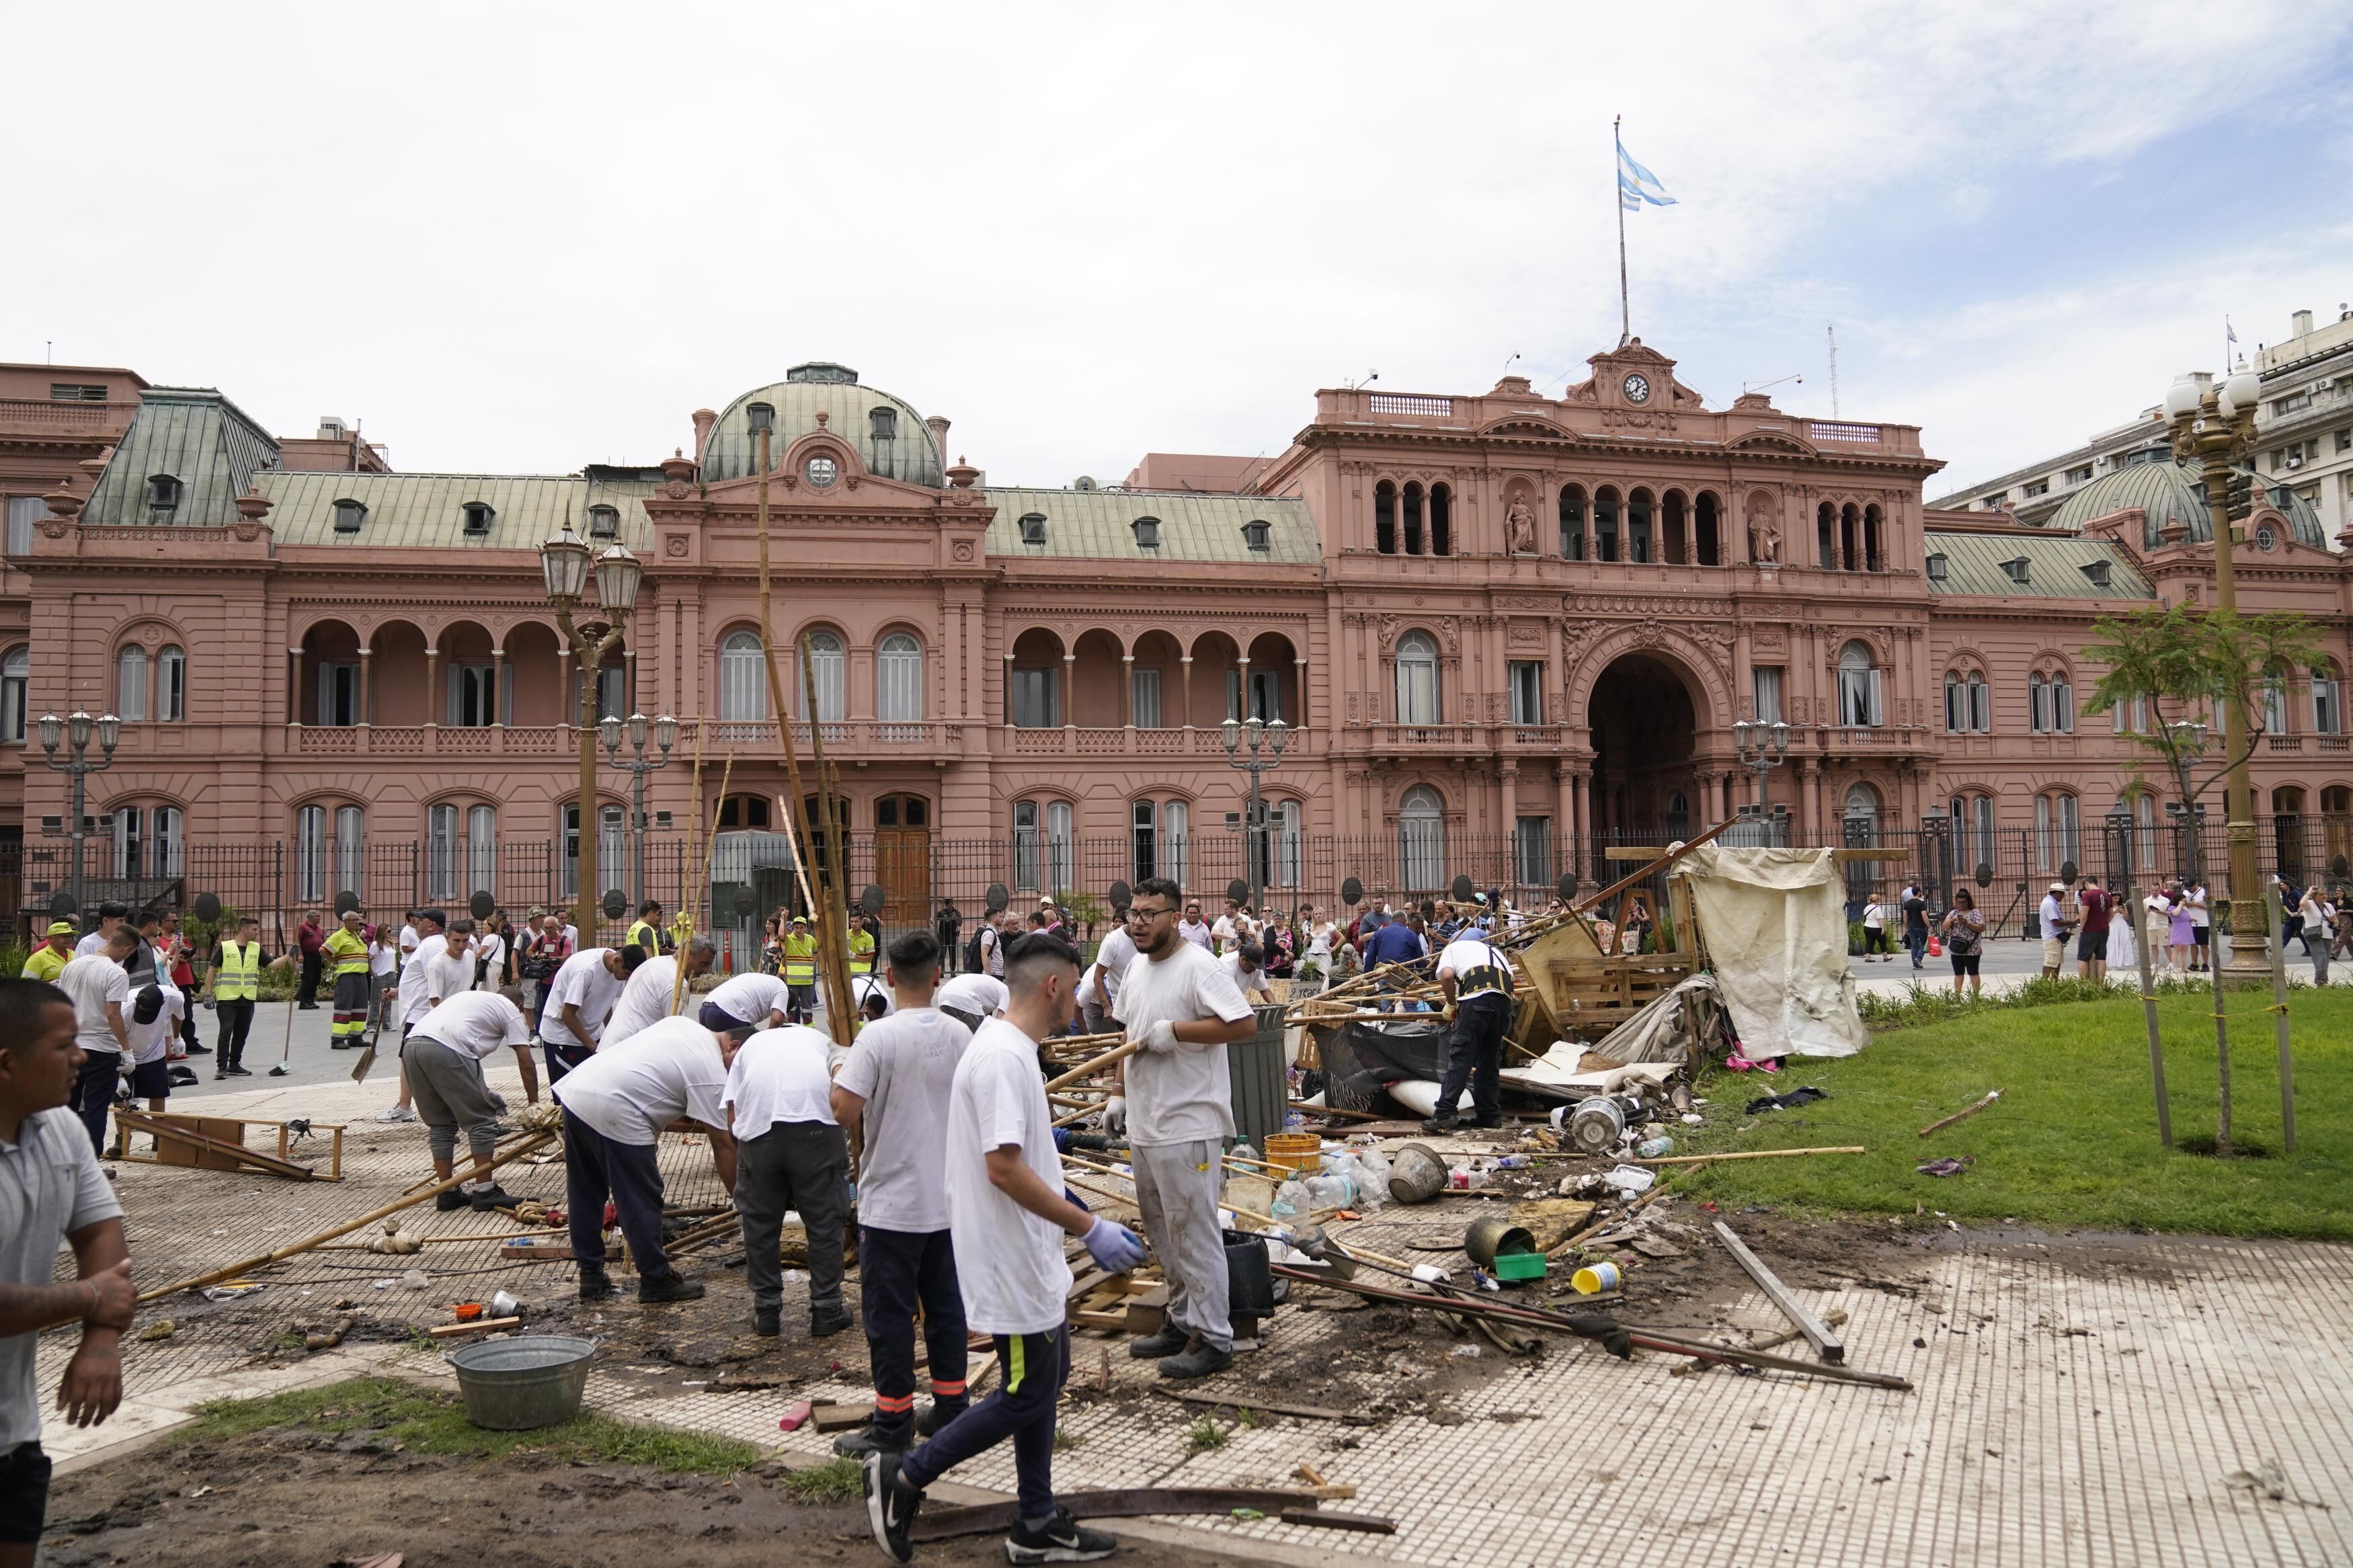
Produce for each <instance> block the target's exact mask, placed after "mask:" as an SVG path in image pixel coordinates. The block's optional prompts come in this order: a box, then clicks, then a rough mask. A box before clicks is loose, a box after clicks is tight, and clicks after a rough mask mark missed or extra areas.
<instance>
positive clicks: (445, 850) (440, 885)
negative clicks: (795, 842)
mask: <svg viewBox="0 0 2353 1568" xmlns="http://www.w3.org/2000/svg"><path fill="white" fill-rule="evenodd" d="M1688 831H1689V830H1688V829H1685V830H1684V831H1683V832H1677V833H1675V834H1673V835H1672V837H1684V836H1685V834H1686V833H1687V832H1688ZM2129 838H2130V842H2129V844H2128V845H2127V844H2126V841H2125V840H2124V839H2123V838H2120V837H2118V836H2116V834H2114V833H2112V832H2110V831H2109V830H2108V829H2107V826H2106V825H2105V819H2102V818H2096V817H2095V818H2093V819H2092V820H2090V821H2088V822H2083V823H2079V824H2078V825H2076V826H2075V827H2074V829H2073V831H2067V830H2063V829H2061V828H2056V827H2054V828H2053V829H2052V830H2050V831H2041V830H2038V829H2035V828H2031V827H1998V828H1991V829H1979V828H1978V827H1976V826H1970V825H1958V824H1954V823H1951V822H1948V821H1947V820H1946V819H1944V818H1942V817H1936V818H1931V819H1930V820H1929V821H1928V822H1927V823H1926V824H1924V825H1923V826H1919V827H1915V828H1894V827H1883V826H1877V825H1875V824H1868V823H1861V822H1855V821H1848V822H1843V823H1840V824H1836V825H1834V826H1833V827H1832V830H1831V833H1830V834H1828V835H1827V836H1824V837H1820V838H1819V839H1817V840H1814V841H1813V843H1812V844H1810V843H1809V841H1808V838H1807V836H1806V835H1805V834H1804V833H1803V832H1802V830H1801V829H1799V828H1798V827H1796V826H1793V825H1792V824H1791V823H1790V821H1789V819H1788V817H1787V816H1786V815H1776V816H1773V817H1769V818H1767V819H1765V820H1764V821H1762V822H1761V823H1757V824H1754V825H1751V824H1743V825H1740V826H1736V827H1735V828H1734V829H1733V830H1732V831H1731V833H1730V834H1729V835H1728V836H1727V837H1726V838H1725V842H1726V843H1744V842H1745V843H1752V844H1755V843H1773V844H1780V845H1787V846H1793V847H1821V846H1828V847H1843V848H1876V849H1880V850H1883V851H1885V852H1886V854H1885V856H1884V858H1872V859H1855V860H1850V861H1848V862H1847V863H1846V864H1845V865H1844V866H1843V867H1842V874H1843V877H1844V879H1845V883H1846V889H1847V901H1848V907H1849V912H1850V914H1852V915H1854V916H1858V917H1859V916H1860V915H1861V914H1862V910H1863V908H1864V906H1865V905H1867V904H1869V903H1871V902H1873V901H1885V902H1891V903H1892V902H1893V901H1894V899H1895V896H1896V894H1897V893H1898V892H1899V891H1900V890H1901V889H1903V888H1904V887H1905V885H1907V884H1909V883H1912V882H1914V881H1915V880H1916V881H1917V882H1918V883H1919V884H1920V885H1921V887H1922V888H1923V889H1925V890H1926V894H1927V898H1928V901H1929V903H1930V905H1931V906H1932V908H1934V909H1935V910H1938V911H1941V910H1944V909H1945V908H1947V907H1948V906H1949V904H1950V901H1951V899H1952V894H1953V891H1954V889H1957V888H1960V887H1968V889H1971V891H1972V893H1973V894H1974V895H1975V897H1976V899H1977V901H1978V906H1979V907H1980V908H1982V909H1984V910H1986V911H1987V914H1988V917H1989V926H1990V927H1991V929H1993V930H1995V931H2001V932H2005V933H2008V932H2012V931H2015V932H2019V933H2021V934H2022V933H2025V932H2027V931H2030V930H2031V921H2032V917H2033V913H2034V909H2035V906H2036V904H2037V903H2038V902H2039V901H2040V900H2041V898H2042V890H2043V889H2044V887H2045V886H2047V885H2048V884H2049V883H2050V882H2052V881H2053V880H2059V879H2066V878H2067V877H2068V875H2069V874H2070V873H2071V872H2072V873H2077V874H2084V875H2091V876H2096V877H2098V878H2100V879H2101V880H2102V881H2103V883H2104V884H2105V885H2108V886H2110V887H2114V886H2115V885H2116V882H2117V880H2118V879H2119V878H2120V877H2121V876H2122V875H2123V873H2124V871H2125V870H2126V855H2127V854H2129V857H2130V868H2131V870H2132V874H2133V878H2134V880H2135V882H2136V883H2137V885H2138V886H2140V887H2143V888H2146V887H2147V886H2148V885H2150V880H2151V879H2152V877H2154V878H2158V879H2172V878H2175V877H2186V878H2202V879H2204V880H2205V881H2206V883H2207V884H2208V886H2209V887H2211V888H2213V889H2216V891H2217V894H2218V897H2217V900H2216V902H2217V903H2218V904H2219V903H2220V902H2221V900H2220V897H2219V893H2220V890H2221V887H2222V886H2223V885H2224V884H2225V883H2226V882H2227V880H2228V868H2229V854H2228V847H2227V843H2226V840H2225V835H2224V831H2223V828H2222V826H2221V823H2220V822H2218V821H2214V820H2212V819H2211V818H2207V819H2203V820H2201V821H2200V822H2198V823H2196V824H2195V825H2190V824H2184V823H2180V822H2178V821H2175V820H2171V819H2164V820H2159V821H2157V822H2154V823H2137V824H2136V826H2135V827H2134V829H2133V831H2132V833H2131V834H2130V836H2129ZM1670 841H1671V837H1670V835H1669V834H1667V833H1663V832H1653V833H1624V834H1592V835H1582V836H1578V837H1575V838H1573V839H1567V840H1552V839H1549V838H1547V837H1541V836H1538V837H1527V836H1522V835H1515V834H1497V835H1469V834H1460V833H1446V834H1440V833H1438V832H1434V831H1433V832H1430V833H1426V834H1421V833H1415V832H1412V831H1408V832H1405V833H1396V832H1392V833H1386V834H1366V835H1356V836H1350V835H1312V834H1286V833H1283V832H1281V831H1279V830H1270V831H1267V832H1264V833H1261V834H1257V835H1252V836H1250V837H1247V838H1246V837H1245V836H1244V835H1243V834H1242V833H1241V832H1240V831H1239V830H1231V831H1227V832H1221V833H1208V834H1195V835H1191V836H1187V837H1170V836H1168V835H1165V834H1155V833H1149V832H1145V833H1138V834H1136V835H1134V836H1127V837H1086V838H1068V839H1057V838H1053V837H1046V836H1043V835H1036V836H1031V835H1018V834H1017V835H1008V836H1006V837H997V838H945V837H934V836H932V835H929V834H927V833H924V832H922V831H920V830H902V831H898V832H892V831H887V830H886V831H881V832H873V833H855V834H851V835H849V836H848V837H847V838H846V839H845V840H844V842H843V845H842V851H843V858H844V861H845V867H844V873H843V874H844V876H845V879H846V880H847V882H848V890H849V894H850V895H851V896H852V897H853V898H854V897H856V896H857V895H858V894H860V892H862V891H863V890H864V889H867V888H868V887H869V886H873V887H877V888H880V889H881V893H882V898H883V905H882V913H881V921H882V923H883V925H884V926H885V927H886V928H889V929H904V928H908V927H912V926H915V925H928V924H931V923H932V922H933V921H935V920H936V919H937V918H938V917H939V915H940V912H941V910H942V909H943V908H944V906H946V905H948V904H950V903H953V904H954V906H955V909H956V910H958V911H960V912H961V913H962V914H963V915H964V916H965V917H966V918H967V919H970V918H974V917H976V916H978V915H979V914H980V913H981V912H982V911H983V910H986V909H987V907H988V905H989V903H990V901H991V895H992V893H994V892H997V891H998V890H1001V891H1002V893H1003V894H1004V896H1005V898H1006V900H1007V901H1008V902H1009V903H1011V904H1013V905H1014V906H1015V907H1017V908H1018V907H1023V906H1029V907H1034V906H1035V905H1036V903H1037V902H1038V900H1039V898H1040V897H1050V898H1052V899H1054V900H1056V901H1057V902H1058V903H1060V904H1061V905H1063V906H1065V907H1067V908H1069V909H1071V910H1072V912H1073V913H1074V914H1076V915H1077V917H1078V919H1079V921H1080V923H1081V924H1082V927H1089V926H1092V927H1093V928H1095V930H1096V931H1100V930H1101V928H1102V925H1103V921H1104V920H1105V919H1106V918H1107V916H1108V914H1109V909H1110V889H1112V888H1113V885H1114V884H1118V883H1128V884H1133V883H1134V882H1135V881H1137V880H1139V879H1142V878H1145V877H1148V876H1166V877H1170V878H1172V879H1176V881H1178V882H1179V883H1180V884H1181V885H1182V886H1183V887H1184V888H1185V889H1187V894H1188V896H1190V897H1193V898H1197V899H1198V900H1200V901H1201V903H1202V905H1203V910H1204V912H1205V914H1208V915H1212V916H1214V915H1215V914H1216V913H1217V912H1218V911H1219V910H1221V909H1222V907H1223V900H1224V899H1225V898H1226V897H1227V895H1228V893H1229V890H1239V889H1236V888H1235V884H1240V885H1241V888H1242V889H1247V888H1249V887H1250V885H1252V884H1253V883H1254V884H1255V885H1256V886H1257V887H1258V888H1259V889H1261V901H1262V902H1263V903H1264V904H1265V905H1267V906H1269V907H1271V908H1272V909H1274V910H1280V911H1282V912H1284V913H1286V914H1289V913H1293V912H1295V911H1296V910H1298V909H1299V908H1300V907H1301V906H1303V905H1314V907H1316V908H1317V909H1319V910H1325V911H1340V910H1345V909H1346V908H1348V907H1349V904H1350V900H1348V898H1347V897H1346V896H1345V894H1346V893H1347V892H1348V891H1350V890H1351V889H1350V884H1351V883H1354V884H1355V885H1356V886H1355V889H1353V890H1355V891H1356V895H1357V899H1356V901H1357V902H1359V903H1361V902H1364V901H1367V900H1390V901H1392V902H1398V901H1403V900H1421V899H1440V900H1443V899H1446V898H1448V897H1450V896H1451V893H1452V892H1453V890H1454V889H1456V888H1457V887H1459V886H1460V885H1461V881H1462V880H1466V879H1467V881H1468V883H1469V885H1470V886H1471V887H1472V889H1476V890H1477V891H1479V892H1481V893H1484V894H1488V895H1490V896H1493V897H1500V898H1502V899H1504V900H1510V901H1511V902H1512V903H1513V904H1514V906H1515V907H1517V908H1521V909H1542V908H1543V907H1544V906H1545V905H1546V902H1547V901H1549V900H1551V899H1553V898H1554V897H1556V896H1557V895H1558V894H1559V893H1560V892H1561V891H1562V890H1563V887H1564V882H1563V879H1565V878H1567V879H1574V882H1573V888H1574V890H1575V891H1576V892H1577V894H1579V895H1587V894H1590V893H1591V892H1593V891H1594V890H1595V889H1599V888H1601V887H1605V886H1608V885H1609V884H1610V883H1613V882H1615V881H1617V880H1618V879H1620V878H1622V877H1625V876H1627V875H1628V874H1630V873H1631V872H1633V871H1636V870H1638V869H1640V868H1641V864H1642V862H1643V861H1644V860H1645V859H1647V858H1650V857H1649V856H1647V855H1645V854H1643V853H1641V852H1642V851H1645V850H1658V849H1662V848H1663V847H1664V846H1665V844H1666V843H1668V842H1670ZM807 847H809V848H811V849H818V850H822V848H823V847H824V846H823V844H822V836H818V843H817V844H814V845H811V846H807ZM704 853H705V854H706V855H707V856H708V857H709V868H708V876H707V877H706V875H705V866H704V865H703V864H702V863H700V862H701V860H702V857H701V856H698V857H696V858H695V859H696V863H690V858H689V855H688V851H687V844H686V840H685V838H684V837H683V836H681V835H676V834H661V835H653V836H649V838H648V841H647V843H646V847H645V858H646V866H645V873H644V882H645V893H646V896H647V897H649V898H654V899H659V900H661V902H662V904H663V906H664V907H665V908H666V909H670V910H676V909H679V908H681V907H684V906H686V905H688V904H689V903H691V904H693V905H694V906H695V907H696V908H697V910H699V911H701V921H702V924H703V925H704V926H705V927H707V928H711V927H715V928H716V929H719V930H722V931H729V932H731V933H732V935H731V944H732V943H740V942H749V943H751V944H752V945H753V948H754V951H756V946H757V942H758V938H759V932H760V928H761V925H762V922H763V921H764V919H765V916H766V915H767V914H769V913H772V912H774V911H775V910H779V909H783V910H787V911H796V910H804V909H806V907H807V905H806V897H805V892H804V889H802V888H801V887H800V885H799V883H798V881H797V876H796V874H795V872H794V871H793V870H792V857H791V854H790V851H789V848H788V847H787V842H786V839H785V837H784V836H783V835H781V834H769V833H758V832H744V833H723V834H721V835H720V836H719V840H718V843H717V844H716V846H714V847H711V848H709V849H707V850H706V851H705V852H704ZM2348 855H2353V818H2345V817H2328V818H2321V817H2302V818H2298V817H2278V818H2271V819H2266V820H2264V821H2263V822H2261V823H2259V824H2258V827H2257V856H2258V859H2259V861H2260V863H2261V865H2262V867H2263V869H2264V870H2265V871H2266V872H2270V871H2274V870H2277V871H2280V872H2282V873H2284V874H2285V875H2286V876H2287V877H2288V878H2289V879H2290V880H2292V881H2295V882H2299V883H2300V882H2303V881H2306V880H2309V879H2322V880H2324V881H2327V882H2329V883H2330V884H2331V885H2335V884H2337V883H2339V882H2346V881H2353V876H2348V871H2353V867H2348ZM83 857H84V858H83V870H84V893H83V903H84V904H85V905H86V906H87V907H88V908H90V909H93V910H94V909H95V908H96V907H97V906H98V905H99V904H100V903H101V902H103V901H105V900H121V901H122V902H124V903H126V904H129V905H132V906H133V907H138V906H143V905H148V904H161V905H167V906H173V907H185V906H187V905H189V904H191V903H193V901H194V900H195V898H196V897H197V895H199V894H202V893H207V892H209V893H212V894H214V895H216V897H218V898H219V900H221V902H222V903H223V905H225V906H227V907H230V908H233V909H235V910H238V911H239V912H249V913H252V914H254V915H256V916H258V917H259V919H260V920H261V921H262V923H263V931H264V935H265V940H269V941H272V942H274V941H275V940H276V939H277V932H278V931H280V930H284V931H291V930H292V929H293V927H294V924H295V923H296V921H299V920H300V918H301V915H302V913H303V912H304V911H305V910H327V909H331V908H332V905H333V903H334V901H335V900H336V898H337V896H338V895H339V894H340V893H343V892H344V891H346V890H348V891H350V892H352V893H353V894H356V895H357V896H358V898H359V900H360V901H361V903H362V905H363V906H364V908H366V909H367V910H370V911H371V913H372V914H378V915H381V914H386V913H392V914H397V913H398V912H399V911H401V910H409V909H417V908H425V907H428V906H441V907H445V908H448V909H450V910H459V909H461V908H463V907H464V906H465V905H467V904H468V903H469V902H470V900H472V897H473V895H474V894H475V893H476V892H477V891H480V892H485V893H488V894H489V895H490V896H491V900H493V901H494V902H495V903H496V904H497V905H498V906H499V907H500V908H501V909H503V910H506V912H507V913H508V914H509V915H510V916H513V917H520V916H522V915H523V914H524V913H526V912H527V911H528V910H530V909H532V908H533V907H538V908H543V909H555V908H560V907H566V906H569V905H571V904H572V903H573V901H574V900H575V892H574V889H575V885H576V878H577V869H578V863H577V860H576V858H575V854H574V852H573V847H572V846H571V845H570V844H569V843H568V842H567V841H565V840H560V839H507V838H501V839H498V840H496V841H494V842H477V841H471V840H466V839H462V838H461V839H458V840H454V841H440V840H432V839H399V840H388V839H375V838H370V839H366V840H364V841H361V842H358V843H345V842H340V841H336V840H326V841H323V842H301V841H295V840H264V841H259V842H236V841H214V840H208V839H198V840H195V841H194V842H190V843H186V844H183V845H176V846H172V847H170V849H169V851H168V858H167V859H165V861H164V865H163V866H161V867H157V866H153V865H151V866H149V867H146V868H141V869H142V870H143V871H144V873H145V874H142V875H130V874H127V873H128V871H129V870H130V868H126V867H124V866H123V865H122V864H121V861H120V859H119V858H117V857H116V855H115V853H114V849H113V846H112V845H111V842H110V841H108V840H106V839H104V838H93V839H91V840H90V841H89V842H88V843H87V844H86V845H85V846H84V849H83ZM71 858H72V846H71V843H70V841H68V840H63V839H36V840H31V841H28V842H22V843H0V895H5V896H6V897H7V898H8V903H9V906H10V907H13V908H14V909H16V910H17V911H18V919H17V922H16V924H17V931H16V934H17V937H18V939H19V940H22V939H23V937H24V935H25V934H26V932H27V931H29V930H30V929H31V928H32V925H33V922H34V921H46V920H47V918H48V917H49V913H50V910H51V909H52V908H53V907H54V900H56V899H57V898H58V895H59V894H60V893H62V892H64V891H65V890H66V889H68V888H69V886H70V885H71V882H72V876H71V869H72V868H71ZM150 858H151V860H152V859H153V858H156V856H155V854H154V853H153V850H152V848H151V857H150ZM817 858H820V859H821V858H822V856H819V857H817ZM820 874H821V875H822V873H820ZM597 879H598V880H599V881H601V882H603V883H605V884H606V886H607V888H608V889H620V890H621V891H622V892H623V893H624V894H625V895H627V894H628V893H629V892H630V891H631V890H632V889H633V888H634V885H635V877H634V874H633V872H632V869H631V864H630V858H629V854H628V840H627V839H626V838H622V839H616V838H615V837H612V836H609V835H608V836H607V837H606V838H605V839H604V840H603V842H602V844H601V846H600V848H599V864H598V878H597ZM12 880H13V883H14V889H13V892H12V891H11V890H10V887H9V884H10V883H11V881H12ZM1632 890H1633V891H1636V892H1640V893H1641V894H1643V895H1644V896H1646V897H1647V898H1648V900H1650V907H1651V910H1653V911H1654V912H1663V910H1664V903H1663V898H1664V893H1665V887H1664V880H1663V878H1662V877H1652V878H1650V879H1646V881H1645V882H1644V883H1642V884H1638V885H1637V887H1636V888H1635V889H1632ZM630 901H631V902H634V900H630ZM1613 912H1614V911H1613ZM628 918H629V917H623V918H622V919H619V920H612V921H606V922H604V929H600V931H599V932H598V933H597V934H598V935H599V937H600V938H604V939H611V938H613V937H616V936H617V935H618V934H619V932H620V931H621V929H622V928H623V926H624V924H625V923H626V920H627V919H628Z"/></svg>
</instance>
